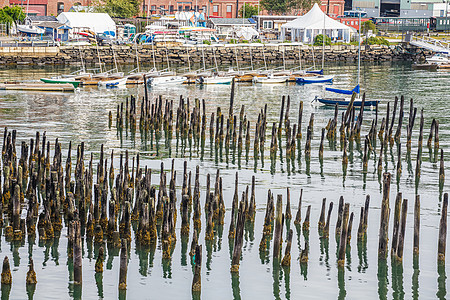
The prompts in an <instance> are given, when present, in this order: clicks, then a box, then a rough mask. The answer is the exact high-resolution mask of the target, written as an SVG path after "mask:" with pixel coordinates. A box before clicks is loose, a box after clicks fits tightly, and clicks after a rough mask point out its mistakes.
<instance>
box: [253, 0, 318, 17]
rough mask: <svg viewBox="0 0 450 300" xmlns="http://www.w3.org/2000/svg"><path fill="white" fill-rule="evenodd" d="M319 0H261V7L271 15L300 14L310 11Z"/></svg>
mask: <svg viewBox="0 0 450 300" xmlns="http://www.w3.org/2000/svg"><path fill="white" fill-rule="evenodd" d="M320 1H321V0H261V1H260V4H261V5H262V7H263V8H264V9H265V10H267V11H269V13H271V14H287V13H290V14H295V15H296V14H301V13H306V12H307V11H308V10H310V9H311V8H312V7H313V5H314V3H320Z"/></svg>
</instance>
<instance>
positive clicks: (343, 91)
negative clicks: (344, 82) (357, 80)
mask: <svg viewBox="0 0 450 300" xmlns="http://www.w3.org/2000/svg"><path fill="white" fill-rule="evenodd" d="M325 90H327V91H329V92H333V93H337V94H344V95H351V94H353V92H355V93H357V94H359V84H358V85H357V86H355V88H354V89H353V90H351V91H349V90H341V89H334V88H329V87H326V88H325Z"/></svg>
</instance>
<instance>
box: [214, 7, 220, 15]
mask: <svg viewBox="0 0 450 300" xmlns="http://www.w3.org/2000/svg"><path fill="white" fill-rule="evenodd" d="M218 15H219V5H213V16H218Z"/></svg>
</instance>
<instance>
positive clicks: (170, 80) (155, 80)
mask: <svg viewBox="0 0 450 300" xmlns="http://www.w3.org/2000/svg"><path fill="white" fill-rule="evenodd" d="M186 80H187V77H184V76H162V77H151V78H149V79H148V81H147V82H148V84H150V85H152V86H155V85H172V84H182V83H183V82H185V81H186Z"/></svg>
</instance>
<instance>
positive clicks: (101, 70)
mask: <svg viewBox="0 0 450 300" xmlns="http://www.w3.org/2000/svg"><path fill="white" fill-rule="evenodd" d="M95 44H96V45H97V57H98V63H99V65H100V73H103V69H102V61H101V59H100V51H99V50H98V41H97V43H95Z"/></svg>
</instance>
